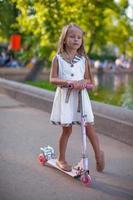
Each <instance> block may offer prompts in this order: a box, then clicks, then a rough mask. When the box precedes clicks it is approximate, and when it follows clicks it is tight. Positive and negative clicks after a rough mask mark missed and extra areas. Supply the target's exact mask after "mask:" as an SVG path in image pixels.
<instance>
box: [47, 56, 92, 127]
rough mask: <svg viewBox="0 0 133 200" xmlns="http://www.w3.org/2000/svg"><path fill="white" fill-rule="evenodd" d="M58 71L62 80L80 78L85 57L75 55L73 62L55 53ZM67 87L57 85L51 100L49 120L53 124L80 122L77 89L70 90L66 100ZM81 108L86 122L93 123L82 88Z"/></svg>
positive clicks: (90, 108)
mask: <svg viewBox="0 0 133 200" xmlns="http://www.w3.org/2000/svg"><path fill="white" fill-rule="evenodd" d="M57 59H58V65H59V71H58V76H59V78H60V79H63V80H69V81H71V80H82V79H84V73H85V58H84V57H83V56H82V57H79V56H76V57H75V59H74V61H73V63H69V62H67V61H65V60H64V59H63V58H62V57H61V55H59V54H57ZM67 92H68V89H67V88H61V87H57V89H56V92H55V97H54V101H53V107H52V112H51V117H50V121H51V122H52V123H53V124H60V125H62V126H69V125H73V124H80V121H81V113H80V111H78V102H79V90H74V89H73V90H71V93H70V96H69V100H68V102H66V101H65V100H66V95H67ZM82 94H83V110H84V114H85V115H86V123H91V124H94V115H93V112H92V107H91V102H90V98H89V95H88V92H87V90H86V89H84V90H83V93H82Z"/></svg>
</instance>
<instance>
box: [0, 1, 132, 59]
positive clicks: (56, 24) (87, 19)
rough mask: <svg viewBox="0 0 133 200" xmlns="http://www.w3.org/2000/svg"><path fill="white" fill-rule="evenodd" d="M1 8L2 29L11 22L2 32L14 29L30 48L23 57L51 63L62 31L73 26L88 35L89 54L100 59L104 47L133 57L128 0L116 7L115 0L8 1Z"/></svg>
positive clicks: (118, 3)
mask: <svg viewBox="0 0 133 200" xmlns="http://www.w3.org/2000/svg"><path fill="white" fill-rule="evenodd" d="M0 4H1V5H2V7H1V10H0V11H2V12H0V13H1V14H0V25H1V24H4V17H5V16H6V20H7V22H8V25H7V28H6V30H5V28H4V26H2V25H1V28H2V32H3V33H5V32H6V31H7V29H8V31H7V32H8V35H9V34H11V32H12V30H13V28H14V29H16V30H19V32H20V33H21V34H22V38H23V41H22V42H23V46H25V44H26V45H27V47H28V48H24V49H23V54H25V53H26V54H27V53H28V55H34V56H36V57H40V58H43V59H46V60H48V61H50V60H51V57H52V56H53V55H54V54H55V52H56V47H57V41H58V38H59V35H60V32H61V29H62V27H63V26H64V25H66V24H68V23H71V22H73V23H76V24H78V25H80V26H81V27H82V28H83V30H84V31H85V33H86V34H85V43H86V50H87V52H88V53H89V54H91V53H96V54H100V55H101V54H102V53H103V52H102V51H103V47H105V46H106V47H107V48H108V46H110V45H112V46H113V47H114V45H115V47H117V48H119V53H123V52H124V53H125V54H126V55H127V56H132V48H133V40H132V38H133V34H132V33H133V28H132V26H131V22H130V20H129V18H128V17H127V15H126V8H127V7H128V0H120V1H118V2H117V3H116V1H112V0H108V1H106V0H82V2H81V1H80V0H25V1H23V0H5V1H1V2H0ZM9 6H10V7H11V9H9ZM11 16H12V17H11ZM11 19H12V20H11ZM14 31H15V30H14ZM0 34H1V33H0ZM5 35H6V34H5ZM8 35H7V37H8ZM107 48H106V49H107ZM113 49H114V48H113ZM111 51H112V50H111V49H110V54H112V52H111ZM29 52H30V53H29ZM25 57H26V56H25Z"/></svg>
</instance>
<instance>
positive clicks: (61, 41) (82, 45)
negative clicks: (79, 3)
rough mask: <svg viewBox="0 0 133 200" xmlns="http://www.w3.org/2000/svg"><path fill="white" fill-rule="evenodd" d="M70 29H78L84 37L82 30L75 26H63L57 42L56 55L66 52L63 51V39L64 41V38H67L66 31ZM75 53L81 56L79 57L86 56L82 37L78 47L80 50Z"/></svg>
mask: <svg viewBox="0 0 133 200" xmlns="http://www.w3.org/2000/svg"><path fill="white" fill-rule="evenodd" d="M71 27H76V28H78V29H79V30H80V31H81V32H82V34H83V35H84V32H83V31H82V29H81V28H80V27H79V26H77V25H76V24H69V25H67V26H64V28H63V29H62V33H61V35H60V38H59V42H58V50H57V53H59V54H62V53H64V52H65V51H66V50H65V43H64V41H65V39H66V36H67V33H68V30H69V29H70V28H71ZM77 52H78V53H79V54H80V55H81V56H86V53H85V47H84V40H83V37H82V44H81V46H80V48H79V49H78V50H77Z"/></svg>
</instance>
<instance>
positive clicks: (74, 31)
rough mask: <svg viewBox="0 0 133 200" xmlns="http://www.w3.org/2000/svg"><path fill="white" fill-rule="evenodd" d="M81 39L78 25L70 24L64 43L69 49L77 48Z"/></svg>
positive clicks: (81, 35)
mask: <svg viewBox="0 0 133 200" xmlns="http://www.w3.org/2000/svg"><path fill="white" fill-rule="evenodd" d="M82 39H83V33H82V31H81V30H80V29H79V28H78V27H75V26H72V27H70V28H69V29H68V32H67V35H66V39H65V45H66V47H67V48H69V49H73V50H78V49H79V48H80V46H81V44H82Z"/></svg>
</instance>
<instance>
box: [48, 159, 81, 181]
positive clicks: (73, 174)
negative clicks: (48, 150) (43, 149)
mask: <svg viewBox="0 0 133 200" xmlns="http://www.w3.org/2000/svg"><path fill="white" fill-rule="evenodd" d="M47 164H48V165H50V166H52V167H54V168H56V169H58V170H60V171H62V172H64V173H65V174H68V175H69V176H71V177H73V178H78V177H80V176H81V171H80V170H78V169H74V168H72V171H70V172H67V171H64V170H62V169H61V168H60V167H58V166H57V165H56V159H50V160H48V161H47Z"/></svg>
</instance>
